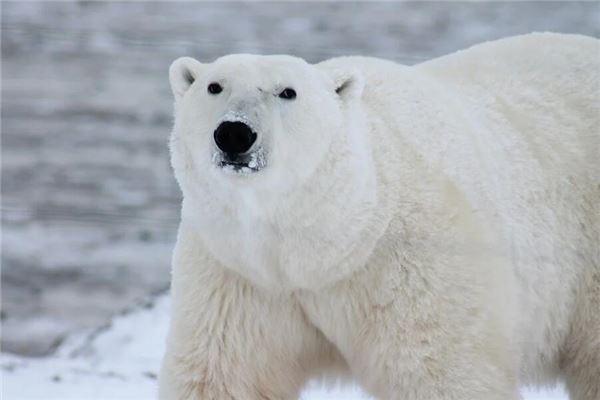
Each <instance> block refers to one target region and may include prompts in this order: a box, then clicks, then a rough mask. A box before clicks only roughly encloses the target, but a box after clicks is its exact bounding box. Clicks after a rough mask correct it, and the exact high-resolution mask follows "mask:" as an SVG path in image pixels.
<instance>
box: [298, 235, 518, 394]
mask: <svg viewBox="0 0 600 400" xmlns="http://www.w3.org/2000/svg"><path fill="white" fill-rule="evenodd" d="M402 245H403V248H402V251H388V249H389V246H384V250H385V251H381V252H378V253H377V254H375V255H374V256H373V259H372V261H371V263H370V264H369V265H368V266H367V267H366V268H365V269H364V270H363V271H361V272H358V273H356V274H355V275H354V276H353V277H351V278H350V279H348V280H345V281H342V282H339V283H338V284H336V285H335V286H333V287H330V288H327V290H322V291H319V292H315V293H309V294H306V295H304V296H303V297H302V303H303V305H304V307H305V308H304V309H305V311H306V313H307V316H308V317H309V318H310V319H311V321H312V322H313V323H314V324H315V325H316V326H318V327H319V328H320V329H321V331H322V332H323V333H324V334H325V336H326V337H327V338H328V339H329V340H330V341H331V342H332V343H333V344H334V345H335V346H337V347H338V349H339V351H340V353H341V354H342V355H343V356H344V358H345V359H346V361H347V363H348V365H349V368H350V370H351V371H352V373H353V375H354V376H355V378H356V379H357V380H358V381H359V382H360V383H361V384H362V385H363V386H364V387H365V389H367V390H368V391H369V392H370V393H371V394H372V395H374V396H375V398H377V399H380V400H517V399H520V395H519V390H518V382H517V373H518V357H519V348H518V346H517V345H516V344H515V340H514V339H513V338H512V335H513V333H514V327H513V324H512V321H514V320H515V319H516V317H515V316H514V315H513V311H514V307H513V305H512V304H511V299H513V298H514V295H513V294H512V292H511V291H510V289H509V288H508V287H507V285H508V286H510V285H509V282H508V281H507V279H506V277H504V276H502V269H501V268H499V266H498V265H497V264H495V262H494V260H493V257H491V256H489V257H488V256H485V257H479V256H477V255H474V256H473V255H471V254H470V253H471V251H468V252H467V253H468V254H462V253H464V252H461V251H459V250H460V249H458V250H452V251H447V252H446V253H444V250H445V248H442V249H440V248H439V247H435V248H433V249H431V250H430V251H429V250H428V249H427V247H426V244H425V245H421V246H415V247H414V251H413V250H412V246H411V243H410V242H402ZM434 250H435V251H434ZM457 253H458V255H457ZM507 282H508V283H507Z"/></svg>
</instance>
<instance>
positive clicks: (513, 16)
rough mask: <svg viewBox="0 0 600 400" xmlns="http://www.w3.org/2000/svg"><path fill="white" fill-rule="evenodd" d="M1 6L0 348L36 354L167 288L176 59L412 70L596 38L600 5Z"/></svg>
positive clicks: (176, 197)
mask: <svg viewBox="0 0 600 400" xmlns="http://www.w3.org/2000/svg"><path fill="white" fill-rule="evenodd" d="M1 11H2V19H1V34H2V36H1V39H2V81H1V83H2V91H1V101H2V103H1V104H2V107H1V132H2V146H1V156H2V157H1V160H2V164H1V167H2V181H1V193H2V260H1V261H2V313H1V318H2V343H1V344H2V352H4V353H13V354H18V355H22V356H35V357H42V356H48V355H51V354H52V353H54V352H55V351H56V350H57V348H59V346H60V344H61V343H62V342H63V341H64V340H65V338H67V337H69V336H70V335H73V334H76V333H78V332H91V331H93V330H94V329H95V328H97V327H99V326H103V325H104V324H106V323H107V321H110V320H111V318H113V316H114V315H115V314H116V313H119V312H121V311H122V310H128V309H131V308H132V307H133V308H135V307H136V306H135V305H136V304H152V299H153V298H156V297H157V296H161V294H162V293H164V292H165V291H166V290H167V289H168V282H169V269H170V265H169V264H170V257H171V250H172V247H173V243H174V240H175V234H176V228H177V224H178V210H179V202H180V192H179V189H178V187H177V185H176V182H175V180H174V179H173V177H172V173H171V171H170V167H169V162H168V150H167V140H168V136H169V131H170V128H171V123H172V99H171V94H170V89H169V85H168V79H167V70H168V67H169V64H170V63H171V61H172V60H174V59H175V58H177V57H180V56H183V55H188V56H193V57H195V58H197V59H199V60H201V61H204V62H209V61H211V60H213V59H215V58H217V57H219V56H222V55H225V54H228V53H238V52H248V53H260V54H275V53H289V54H293V55H296V56H300V57H303V58H305V59H306V60H307V61H309V62H317V61H320V60H323V59H326V58H329V57H334V56H339V55H349V54H360V55H368V56H376V57H384V58H388V59H392V60H395V61H398V62H401V63H405V64H415V63H419V62H421V61H424V60H427V59H429V58H432V57H436V56H440V55H443V54H446V53H449V52H453V51H455V50H458V49H461V48H464V47H467V46H470V45H473V44H476V43H479V42H482V41H486V40H492V39H496V38H500V37H505V36H509V35H516V34H521V33H527V32H532V31H555V32H569V33H580V34H586V35H591V36H595V37H598V36H600V3H598V2H585V3H583V2H519V3H495V2H493V3H489V2H486V3H458V2H443V3H440V2H426V3H425V2H404V3H388V2H386V3H314V2H311V3H265V2H261V3H247V2H245V3H188V2H145V3H142V2H131V3H130V2H73V1H70V2H67V1H65V2H2V4H1ZM148 301H149V302H150V303H148ZM144 302H145V303H144ZM160 329H163V328H160Z"/></svg>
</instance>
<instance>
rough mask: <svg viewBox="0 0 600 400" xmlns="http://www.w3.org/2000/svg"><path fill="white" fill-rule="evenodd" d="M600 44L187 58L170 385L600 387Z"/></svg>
mask: <svg viewBox="0 0 600 400" xmlns="http://www.w3.org/2000/svg"><path fill="white" fill-rule="evenodd" d="M599 43H600V41H598V40H596V39H593V38H588V37H583V36H575V35H558V34H531V35H525V36H519V37H514V38H508V39H504V40H499V41H495V42H490V43H484V44H481V45H478V46H475V47H472V48H470V49H468V50H465V51H461V52H458V53H455V54H452V55H449V56H445V57H441V58H438V59H435V60H432V61H429V62H426V63H423V64H419V65H415V66H403V65H399V64H396V63H393V62H390V61H384V60H379V59H374V58H363V57H342V58H335V59H331V60H328V61H325V62H323V63H320V64H316V65H310V64H308V63H306V62H305V61H303V60H301V59H299V58H295V57H290V56H256V55H230V56H225V57H222V58H219V59H218V60H216V61H215V62H213V63H211V64H202V63H200V62H198V61H196V60H194V59H191V58H181V59H178V60H176V61H175V62H174V63H173V65H172V66H171V69H170V82H171V86H172V89H173V92H174V95H175V124H174V129H173V133H172V139H171V143H170V146H171V154H172V165H173V169H174V171H175V175H176V177H177V180H178V182H179V184H180V186H181V189H182V191H183V205H182V210H181V225H180V229H179V234H178V238H177V245H176V248H175V253H174V258H173V276H172V278H173V279H172V297H173V306H172V322H171V328H170V333H169V338H168V341H167V342H168V343H167V352H166V355H165V358H164V362H163V366H162V370H161V374H160V380H159V386H160V397H161V399H178V400H179V399H203V400H207V399H210V400H227V399H243V400H246V399H248V400H254V399H296V398H297V397H298V395H299V393H300V391H301V389H302V387H303V385H304V384H305V382H306V381H307V379H309V378H311V377H314V376H323V375H326V376H334V377H338V376H349V377H352V378H354V379H356V380H357V381H358V382H359V383H360V384H361V385H363V386H364V388H365V389H366V390H367V391H368V392H370V393H371V394H372V395H373V396H375V397H376V398H377V399H386V400H387V399H402V400H442V399H453V400H457V399H460V400H462V399H465V400H466V399H469V400H492V399H497V400H510V399H513V400H516V399H519V398H520V394H519V386H520V385H523V384H531V383H534V384H535V383H544V382H551V381H553V380H555V379H557V378H558V377H559V376H562V377H564V379H565V380H566V386H567V388H568V390H569V392H570V395H571V398H572V399H573V400H598V399H600V112H599V104H600V101H599V100H600V79H599V78H600V44H599Z"/></svg>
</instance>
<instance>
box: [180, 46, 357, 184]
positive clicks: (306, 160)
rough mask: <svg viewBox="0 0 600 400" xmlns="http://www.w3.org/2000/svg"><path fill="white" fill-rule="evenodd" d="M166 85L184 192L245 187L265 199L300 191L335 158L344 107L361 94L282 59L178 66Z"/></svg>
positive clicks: (332, 76)
mask: <svg viewBox="0 0 600 400" xmlns="http://www.w3.org/2000/svg"><path fill="white" fill-rule="evenodd" d="M170 81H171V87H172V90H173V93H174V96H175V111H176V112H175V128H174V132H173V138H172V146H171V149H172V156H173V166H174V168H175V171H176V173H177V172H178V170H180V169H182V168H183V169H186V170H187V172H186V174H187V175H190V174H189V172H190V171H189V170H190V169H192V170H193V175H194V179H195V182H189V183H190V185H193V186H195V187H196V188H198V187H200V186H202V187H203V189H204V190H212V191H214V190H215V188H216V187H244V186H246V187H247V186H248V185H252V186H253V187H255V188H257V189H258V187H261V188H262V190H266V191H268V192H269V195H274V194H275V193H274V192H289V191H292V190H294V189H296V188H298V187H300V186H301V185H302V184H303V183H304V182H305V181H306V180H307V178H308V177H310V176H311V175H312V174H313V173H314V172H315V170H316V169H317V167H318V166H319V165H320V164H321V163H322V162H323V159H324V158H325V155H326V154H327V152H328V151H335V146H336V143H335V141H336V140H340V138H337V137H336V136H337V135H339V134H340V131H341V130H343V127H342V125H343V123H344V121H345V118H344V109H345V107H346V105H347V104H346V103H349V102H351V101H352V100H353V99H356V98H358V97H359V96H360V91H361V90H362V87H361V84H362V82H361V80H360V77H357V76H356V75H354V73H348V72H340V71H335V72H329V71H324V70H322V69H319V68H317V67H316V66H313V65H310V64H307V63H306V62H305V61H304V60H301V59H299V58H295V57H290V56H254V55H230V56H226V57H222V58H220V59H218V60H216V61H215V62H214V63H212V64H202V63H200V62H198V61H196V60H194V59H191V58H187V57H185V58H180V59H178V60H176V61H175V62H174V63H173V64H172V66H171V69H170ZM180 178H181V177H180V176H179V175H178V179H179V180H180V184H182V188H183V190H184V195H185V191H186V186H187V183H186V182H182V179H180ZM187 178H188V176H186V177H185V179H183V181H189V179H187ZM207 186H209V187H207ZM190 189H191V188H190Z"/></svg>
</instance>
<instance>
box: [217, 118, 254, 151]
mask: <svg viewBox="0 0 600 400" xmlns="http://www.w3.org/2000/svg"><path fill="white" fill-rule="evenodd" d="M255 140H256V133H254V132H253V131H252V129H250V127H249V126H248V125H246V124H244V123H243V122H239V121H225V122H222V123H221V124H220V125H219V126H218V127H217V129H216V130H215V143H217V147H218V148H219V149H221V151H223V152H224V153H227V154H228V155H238V154H242V153H245V152H247V151H248V150H250V147H252V144H253V143H254V141H255Z"/></svg>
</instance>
